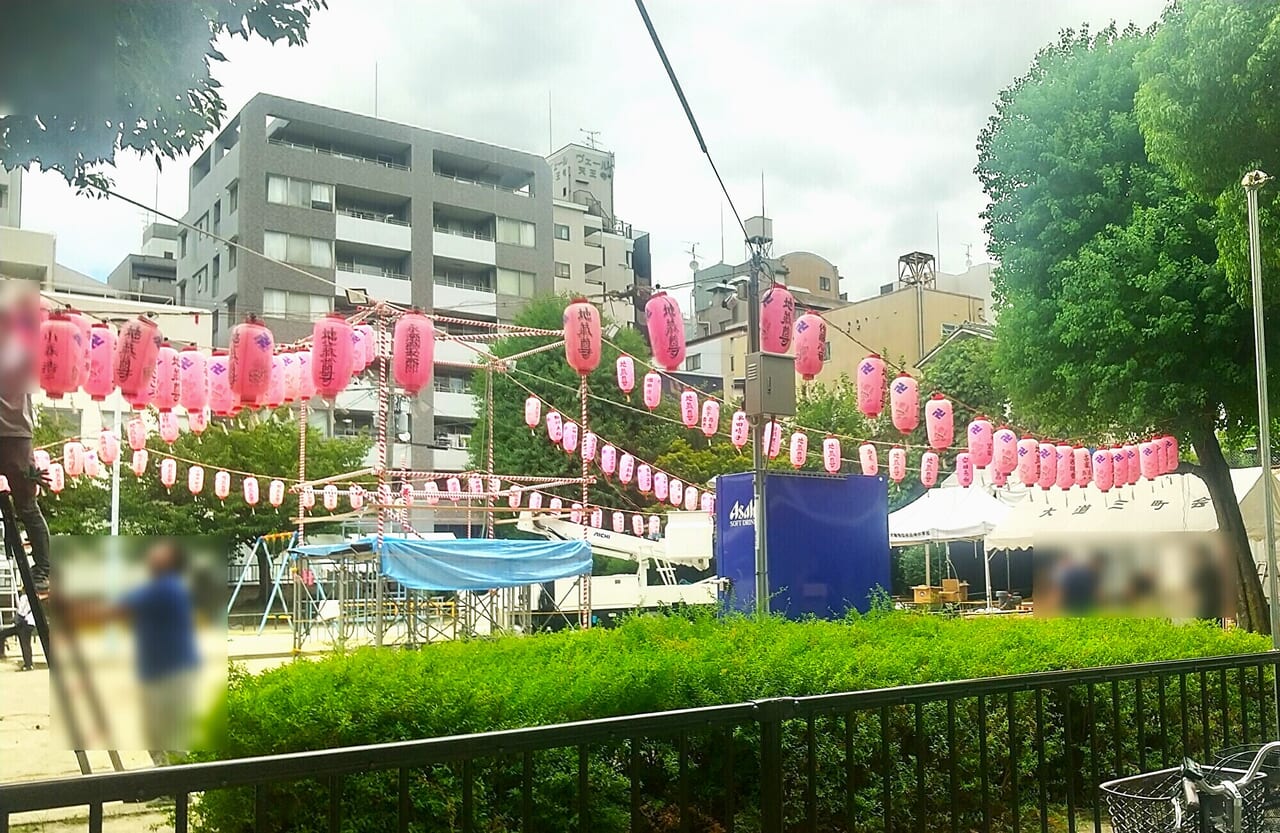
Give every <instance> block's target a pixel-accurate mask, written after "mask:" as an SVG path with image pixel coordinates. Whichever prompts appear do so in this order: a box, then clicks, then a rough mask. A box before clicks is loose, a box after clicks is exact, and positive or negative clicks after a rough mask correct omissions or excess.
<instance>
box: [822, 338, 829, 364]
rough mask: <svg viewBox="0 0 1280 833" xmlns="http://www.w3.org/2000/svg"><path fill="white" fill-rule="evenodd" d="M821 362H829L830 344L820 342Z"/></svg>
mask: <svg viewBox="0 0 1280 833" xmlns="http://www.w3.org/2000/svg"><path fill="white" fill-rule="evenodd" d="M822 360H823V361H824V362H829V361H831V342H829V341H824V342H822Z"/></svg>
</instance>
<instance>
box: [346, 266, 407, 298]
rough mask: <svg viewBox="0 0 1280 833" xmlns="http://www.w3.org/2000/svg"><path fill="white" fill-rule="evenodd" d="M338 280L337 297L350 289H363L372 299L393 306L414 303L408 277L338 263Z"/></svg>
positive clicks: (389, 271)
mask: <svg viewBox="0 0 1280 833" xmlns="http://www.w3.org/2000/svg"><path fill="white" fill-rule="evenodd" d="M336 278H337V286H336V287H334V294H335V295H339V296H341V295H344V294H345V290H348V289H363V290H364V291H365V292H367V293H368V294H369V296H370V297H371V298H378V299H380V300H383V301H390V302H391V303H393V304H411V303H412V302H413V301H412V296H413V291H412V284H411V283H410V282H409V276H408V275H404V274H400V273H398V272H393V271H391V270H388V269H379V268H377V267H373V266H366V265H364V264H361V263H351V262H343V261H338V263H337V272H336Z"/></svg>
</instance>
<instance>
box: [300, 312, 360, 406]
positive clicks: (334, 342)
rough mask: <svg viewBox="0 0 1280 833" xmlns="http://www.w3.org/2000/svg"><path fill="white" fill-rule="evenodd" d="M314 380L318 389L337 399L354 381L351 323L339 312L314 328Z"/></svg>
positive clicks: (312, 378) (324, 395) (312, 355)
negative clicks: (352, 375)
mask: <svg viewBox="0 0 1280 833" xmlns="http://www.w3.org/2000/svg"><path fill="white" fill-rule="evenodd" d="M310 365H311V380H312V381H313V382H314V383H315V389H316V393H318V394H320V395H321V396H322V397H324V398H325V399H333V398H334V397H336V396H337V395H338V394H339V393H341V392H342V391H343V390H345V389H346V387H347V385H348V384H350V383H351V374H352V373H353V372H354V370H355V360H354V356H353V354H352V349H351V325H350V324H348V323H347V320H346V319H345V318H343V317H342V316H341V315H338V314H337V313H333V312H331V313H329V314H328V315H326V316H325V317H324V318H321V319H320V320H319V321H317V322H316V323H315V326H314V327H313V328H312V331H311V361H310Z"/></svg>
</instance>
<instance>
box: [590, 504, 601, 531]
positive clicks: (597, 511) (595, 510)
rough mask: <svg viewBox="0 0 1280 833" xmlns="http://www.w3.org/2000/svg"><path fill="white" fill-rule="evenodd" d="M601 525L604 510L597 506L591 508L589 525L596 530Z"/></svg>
mask: <svg viewBox="0 0 1280 833" xmlns="http://www.w3.org/2000/svg"><path fill="white" fill-rule="evenodd" d="M603 523H604V510H603V509H601V508H600V507H599V506H594V507H592V509H591V525H592V526H593V527H595V528H596V529H599V528H600V527H601V525H602V524H603Z"/></svg>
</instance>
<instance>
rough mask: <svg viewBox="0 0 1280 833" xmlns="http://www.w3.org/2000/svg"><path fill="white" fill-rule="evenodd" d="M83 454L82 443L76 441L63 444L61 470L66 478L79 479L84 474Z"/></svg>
mask: <svg viewBox="0 0 1280 833" xmlns="http://www.w3.org/2000/svg"><path fill="white" fill-rule="evenodd" d="M84 453H85V452H84V443H82V442H80V441H78V440H72V441H71V442H68V443H64V444H63V446H62V469H63V471H65V472H66V473H67V476H68V477H79V476H80V475H82V474H84Z"/></svg>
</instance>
